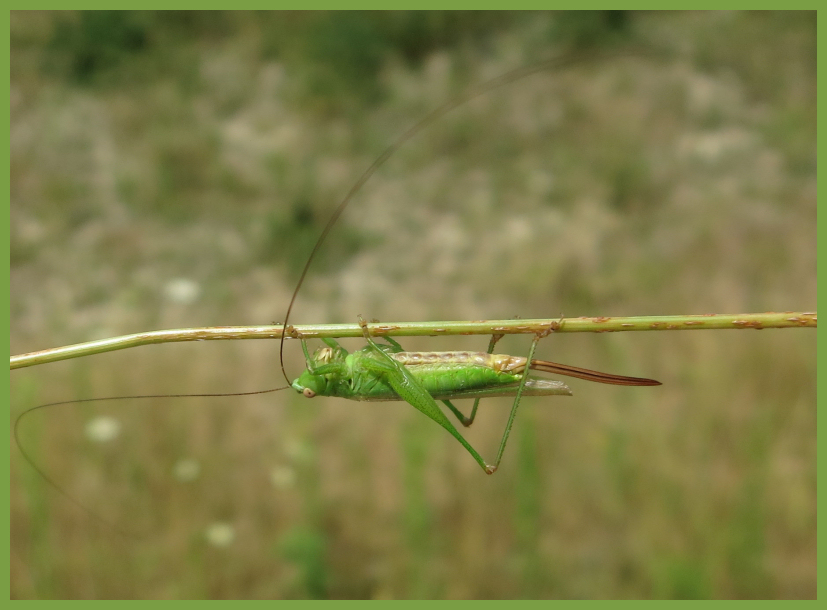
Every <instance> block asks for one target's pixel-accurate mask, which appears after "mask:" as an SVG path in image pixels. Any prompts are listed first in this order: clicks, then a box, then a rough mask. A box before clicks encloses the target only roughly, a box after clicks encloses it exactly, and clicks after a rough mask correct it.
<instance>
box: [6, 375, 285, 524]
mask: <svg viewBox="0 0 827 610" xmlns="http://www.w3.org/2000/svg"><path fill="white" fill-rule="evenodd" d="M289 387H290V386H284V387H281V388H272V389H269V390H256V391H253V392H228V393H226V394H225V393H221V394H143V395H139V396H107V397H103V398H80V399H78V400H61V401H59V402H49V403H46V404H43V405H37V406H36V407H30V408H28V409H26V410H25V411H23V412H22V413H21V414H20V415H18V416H17V418H15V420H14V428H13V432H14V443H15V445H17V449H18V450H19V451H20V454H21V455H22V456H23V459H25V460H26V461H27V462H28V463H29V466H31V467H32V468H34V469H35V470H36V471H37V473H38V474H39V475H40V476H41V477H43V479H44V480H45V481H46V482H47V483H48V484H49V485H51V486H52V487H53V488H54V489H55V490H56V491H57V492H58V493H60V495H62V496H63V497H64V498H66V499H67V500H69V501H70V502H72V504H74V505H75V506H77V507H78V508H80V509H82V510H83V511H84V512H85V513H87V514H88V515H90V516H91V517H94V518H95V520H97V521H98V522H99V523H101V524H103V525H105V526H106V527H107V528H109V529H111V530H112V531H114V532H116V533H118V534H120V535H121V536H124V537H126V538H140V537H141V536H140V534H138V533H136V532H131V531H128V530H126V529H124V528H123V527H121V526H119V525H118V524H116V523H114V522H112V521H110V520H109V519H106V518H105V517H103V516H101V515H99V514H98V513H96V512H95V511H94V510H92V509H91V508H89V507H88V506H86V505H85V504H83V502H81V501H80V500H78V499H77V498H75V497H74V496H72V495H71V494H70V493H69V492H67V491H66V490H65V489H63V488H62V487H61V486H60V485H58V484H57V483H56V482H55V481H54V479H52V478H51V477H50V476H49V475H47V474H46V472H45V471H44V470H43V469H42V468H41V467H40V466H38V465H37V462H35V461H34V459H33V458H32V457H31V456H30V455H29V454H28V453H27V452H26V450H25V449H23V444H22V443H21V442H20V422H21V421H23V418H24V417H26V416H27V415H29V414H30V413H32V412H33V411H37V410H39V409H46V408H50V407H60V406H65V405H76V404H80V403H85V402H103V401H105V400H141V399H150V398H215V397H219V398H220V397H227V396H253V395H255V394H269V393H271V392H278V391H279V390H286V389H288V388H289Z"/></svg>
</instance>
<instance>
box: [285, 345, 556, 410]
mask: <svg viewBox="0 0 827 610" xmlns="http://www.w3.org/2000/svg"><path fill="white" fill-rule="evenodd" d="M379 347H380V348H381V349H382V351H383V352H385V353H386V354H387V355H388V356H390V357H391V358H393V359H394V360H395V361H396V362H398V363H399V364H400V365H402V366H404V367H405V369H406V371H408V372H409V373H410V374H411V376H413V378H414V379H415V380H416V382H417V383H418V384H419V385H420V386H421V387H422V388H423V389H424V390H426V391H427V392H428V394H430V395H431V396H433V397H434V398H435V399H436V400H451V399H458V398H485V397H495V396H514V393H515V392H516V389H517V387H518V385H519V383H520V380H521V379H522V376H523V374H524V371H525V362H526V359H525V358H519V357H514V356H507V355H502V354H486V353H484V352H397V351H393V348H391V347H390V346H384V345H380V346H379ZM379 358H381V355H380V354H378V353H377V352H376V350H375V349H373V348H371V347H366V348H364V349H362V350H359V351H357V352H354V353H353V354H347V355H346V352H344V350H341V351H338V350H337V349H335V348H322V349H321V350H319V351H317V352H316V354H315V355H314V358H313V364H314V365H315V366H314V367H313V368H314V369H315V371H314V372H311V371H310V370H306V371H305V372H304V373H302V375H301V376H300V377H299V378H298V379H296V380H295V381H294V382H293V388H294V389H296V390H297V391H299V392H302V391H304V390H305V389H310V390H311V391H312V392H313V394H314V395H319V396H336V397H339V398H347V399H350V400H363V401H386V400H403V399H402V398H400V396H399V394H398V393H397V392H396V391H394V390H393V388H392V387H391V385H390V384H389V382H388V378H387V376H385V375H376V374H375V373H374V370H375V366H372V365H375V363H376V361H377V360H378V359H379ZM524 393H525V394H526V395H529V396H531V395H534V396H536V395H551V394H556V395H570V394H571V390H569V388H568V386H566V385H565V384H564V383H562V382H559V381H550V380H540V379H530V380H528V381H527V385H526V389H525V392H524Z"/></svg>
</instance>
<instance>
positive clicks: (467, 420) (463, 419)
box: [442, 334, 505, 428]
mask: <svg viewBox="0 0 827 610" xmlns="http://www.w3.org/2000/svg"><path fill="white" fill-rule="evenodd" d="M504 336H505V335H502V334H499V335H491V341H489V342H488V351H487V352H486V353H487V354H493V353H494V346H495V345H497V342H498V341H499V340H500V339H502V338H503V337H504ZM442 402H444V403H445V406H446V407H448V408H449V409H451V412H452V413H453V414H454V415H456V416H457V419H458V420H459V421H460V423H461V424H462V425H463V426H465V427H466V428H467V427H468V426H470V425H471V424H473V423H474V419H475V418H476V417H477V407H478V406H479V405H480V399H479V398H477V399H475V400H474V406H473V407H472V408H471V416H470V417H466V416H465V415H464V414H463V413H462V411H460V410H459V409H457V408H456V407H455V406H454V405H452V404H451V401H450V400H443V401H442Z"/></svg>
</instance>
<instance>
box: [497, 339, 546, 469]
mask: <svg viewBox="0 0 827 610" xmlns="http://www.w3.org/2000/svg"><path fill="white" fill-rule="evenodd" d="M540 338H541V337H540V335H535V336H534V340H533V341H532V342H531V348H530V349H529V350H528V360H527V361H526V362H531V359H532V358H533V357H534V350H535V348H536V347H537V344H538V343H539V342H540ZM527 380H528V370H526V371H525V372H524V373H523V378H522V379H521V380H520V386H519V387H518V388H517V396H515V397H514V405H513V406H512V407H511V414H510V415H509V416H508V423H507V424H506V425H505V431H504V432H503V438H502V440H501V441H500V449H499V451H497V460H496V461H495V462H494V466H493V470H492V471H491V472H494V471H496V470H497V468H498V467H499V466H500V460H502V457H503V452H504V451H505V444H506V443H507V442H508V435H509V434H511V426H512V425H514V418H515V417H516V415H517V407H519V406H520V398H521V397H522V395H523V388H525V382H526V381H527Z"/></svg>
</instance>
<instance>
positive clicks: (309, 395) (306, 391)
mask: <svg viewBox="0 0 827 610" xmlns="http://www.w3.org/2000/svg"><path fill="white" fill-rule="evenodd" d="M302 394H304V395H305V396H306V397H307V398H313V397H314V396H315V395H316V392H314V391H313V390H311V389H310V388H305V389H303V390H302Z"/></svg>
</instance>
